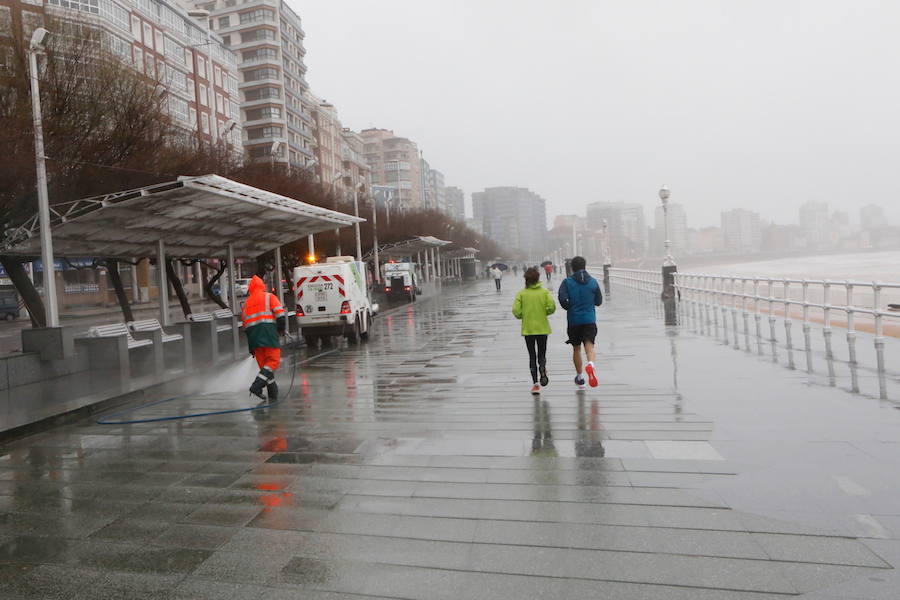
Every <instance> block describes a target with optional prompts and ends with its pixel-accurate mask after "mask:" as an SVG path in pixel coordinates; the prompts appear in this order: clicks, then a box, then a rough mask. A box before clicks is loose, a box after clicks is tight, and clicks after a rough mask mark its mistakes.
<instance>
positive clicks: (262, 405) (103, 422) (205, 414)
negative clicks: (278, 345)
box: [96, 334, 338, 425]
mask: <svg viewBox="0 0 900 600" xmlns="http://www.w3.org/2000/svg"><path fill="white" fill-rule="evenodd" d="M287 337H288V340H289V342H292V341H293V338H292V337H291V336H290V335H289V334H288V336H287ZM298 351H299V348H298V347H297V345H296V344H294V352H293V357H294V360H293V362H294V366H293V369H292V370H291V383H290V385H289V386H288V390H287V392H286V393H285V394H284V395H283V396H282V399H283V398H286V397H288V396H290V394H291V390H293V389H294V379H295V378H296V376H297V366H298V365H301V364H306V363H308V362H311V361H313V360H315V359H317V358H320V357H322V356H326V355H328V354H332V353H333V352H337V351H338V349H337V348H334V349H332V350H328V351H326V352H321V353H319V354H316V355H315V356H311V357H309V358H307V359H306V360H303V361H300V360H297V359H298ZM186 397H187V396H173V397H171V398H163V399H162V400H154V401H153V402H149V403H147V404H142V405H141V406H138V407H136V408H129V409H126V410H123V411H120V412H117V413H113V414H111V415H106V416H105V417H100V418H99V419H97V421H96V423H97V424H98V425H137V424H140V423H157V422H160V421H180V420H182V419H192V418H195V417H212V416H215V415H228V414H233V413H242V412H251V411H254V410H264V409H267V408H271V407H273V406H277V405H278V404H280V403H281V400H277V401H275V402H272V403H271V404H269V403H265V402H263V403H260V404H258V405H256V406H247V407H244V408H230V409H226V410H213V411H209V412H202V413H190V414H187V415H174V416H168V417H150V418H147V419H128V420H124V421H113V420H111V419H115V418H116V417H121V416H122V415H124V414H128V413H134V412H135V411H139V410H141V409H144V408H150V407H151V406H158V405H160V404H165V403H166V402H173V401H175V400H183V399H184V398H186Z"/></svg>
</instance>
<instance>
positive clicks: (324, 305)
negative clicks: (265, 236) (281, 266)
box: [293, 256, 378, 347]
mask: <svg viewBox="0 0 900 600" xmlns="http://www.w3.org/2000/svg"><path fill="white" fill-rule="evenodd" d="M293 290H294V298H295V300H296V318H297V325H298V326H299V328H300V333H301V335H303V339H304V340H305V341H306V345H307V346H310V347H315V346H316V345H318V343H319V341H320V340H321V341H323V342H324V343H328V342H329V341H330V340H331V337H332V336H344V337H346V338H347V341H348V342H350V343H351V344H356V343H358V342H359V341H360V340H365V339H368V337H369V330H370V328H371V325H372V318H373V317H374V316H375V315H376V314H377V313H378V305H377V304H373V303H372V301H371V300H370V298H369V275H368V270H367V269H366V266H365V263H362V262H356V261H355V260H354V258H353V257H352V256H330V257H328V258H327V259H325V262H324V263H316V264H312V265H303V266H301V267H294V273H293Z"/></svg>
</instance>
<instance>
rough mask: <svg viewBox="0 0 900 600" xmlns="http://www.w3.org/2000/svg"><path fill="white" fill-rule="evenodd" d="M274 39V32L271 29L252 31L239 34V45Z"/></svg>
mask: <svg viewBox="0 0 900 600" xmlns="http://www.w3.org/2000/svg"><path fill="white" fill-rule="evenodd" d="M274 39H275V32H274V31H272V30H271V29H254V30H252V31H244V32H241V43H245V42H257V41H260V40H274Z"/></svg>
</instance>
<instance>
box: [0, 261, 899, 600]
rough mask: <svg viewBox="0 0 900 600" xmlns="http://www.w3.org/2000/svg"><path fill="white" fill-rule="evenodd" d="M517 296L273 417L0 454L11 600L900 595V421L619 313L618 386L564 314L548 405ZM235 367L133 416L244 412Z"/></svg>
mask: <svg viewBox="0 0 900 600" xmlns="http://www.w3.org/2000/svg"><path fill="white" fill-rule="evenodd" d="M504 285H505V289H504V290H503V292H502V294H499V295H498V294H496V293H494V291H493V289H492V288H493V283H492V282H479V283H478V284H475V285H472V286H468V287H462V288H457V287H452V288H445V294H444V295H443V296H442V297H441V298H437V299H433V300H428V301H422V302H417V303H415V304H412V305H410V306H409V307H408V308H401V309H400V310H399V311H395V312H392V313H390V314H387V315H384V316H382V317H381V318H380V319H379V323H378V326H377V328H376V331H375V332H374V333H373V337H372V340H371V341H370V342H369V343H368V344H366V345H363V346H360V347H359V348H358V349H348V348H344V347H342V348H340V349H339V350H337V351H333V352H328V353H325V354H323V355H321V356H318V357H315V356H312V355H309V356H307V355H306V354H305V352H306V351H301V353H302V355H301V356H299V357H298V358H299V359H300V360H302V361H304V362H303V364H301V366H299V368H298V372H297V378H296V381H295V383H294V387H293V390H292V392H291V394H290V396H289V397H288V398H287V399H286V400H285V401H283V402H282V403H280V404H279V405H277V406H275V407H273V408H271V409H268V410H266V411H264V412H254V413H241V414H236V415H225V416H217V417H204V418H192V419H187V420H181V421H170V422H161V423H149V424H140V425H96V424H93V423H91V422H83V423H80V424H75V425H72V426H67V427H65V428H59V429H55V430H52V431H48V432H46V433H43V434H39V435H35V436H32V437H30V438H27V439H23V440H20V441H18V442H15V443H13V444H10V445H8V446H6V447H3V448H0V598H4V599H19V598H42V599H48V598H67V599H69V598H72V599H82V598H85V599H87V598H116V599H121V598H147V599H150V598H154V599H157V598H173V599H174V598H178V599H182V598H184V599H206V598H209V599H213V598H214V599H229V598H234V599H251V598H259V599H262V598H266V599H281V598H303V599H305V600H337V599H343V598H348V599H349V598H396V599H421V600H441V599H445V598H446V599H453V600H490V599H494V598H497V599H500V598H510V599H532V598H553V599H557V598H562V599H566V600H578V599H582V598H584V599H588V598H590V599H610V600H632V599H634V600H637V599H641V600H656V599H659V600H663V599H665V600H713V599H717V600H718V599H739V600H774V599H779V598H785V597H792V596H793V597H801V598H804V599H816V600H824V599H830V600H838V599H840V600H853V599H885V600H886V599H896V598H898V597H900V596H898V591H897V590H900V576H898V574H897V573H898V571H897V570H895V568H896V567H900V411H898V410H897V406H898V405H896V404H893V403H892V402H885V401H879V400H876V399H873V398H871V397H867V396H865V395H854V394H850V393H848V392H846V391H844V390H843V389H841V388H842V387H845V386H843V385H842V384H840V383H839V385H837V386H836V387H828V385H827V384H822V383H821V382H820V381H818V380H817V379H816V378H815V377H810V376H808V375H806V374H804V373H801V372H798V371H789V370H787V369H785V368H784V367H782V366H780V365H778V364H773V363H772V362H771V360H767V359H766V358H765V357H760V356H755V355H753V354H748V353H744V352H739V351H735V350H733V349H731V348H725V347H723V345H722V344H720V343H717V342H716V341H715V340H714V339H711V338H709V337H704V336H702V335H699V334H696V333H692V332H691V331H690V328H688V327H684V328H681V329H677V328H674V329H669V330H666V328H665V327H663V325H662V324H661V322H660V320H659V318H658V317H656V316H653V312H652V311H651V310H649V309H648V307H647V306H646V305H645V304H644V303H643V302H642V301H641V300H639V299H636V298H633V297H630V296H628V295H626V294H625V293H621V294H618V295H616V297H614V298H612V300H611V301H610V302H608V303H607V304H606V305H604V307H603V309H602V311H601V317H600V323H599V328H600V336H599V339H598V351H599V360H598V365H599V370H600V382H601V383H600V386H599V387H598V388H596V389H588V390H587V391H586V392H580V393H579V392H576V391H575V388H574V385H573V384H572V375H573V373H572V372H571V363H570V351H569V349H568V348H569V347H568V346H566V345H564V344H563V341H564V339H565V335H564V331H565V316H564V313H563V311H561V310H560V312H559V314H557V315H555V316H554V317H553V326H554V330H555V333H554V334H553V336H551V340H550V344H549V346H550V350H549V359H550V364H549V375H550V379H551V383H550V386H549V388H547V389H546V390H545V392H544V394H543V395H542V396H541V398H540V399H539V400H535V399H534V398H533V397H532V396H531V395H530V394H529V393H528V388H529V387H530V381H529V377H528V372H527V354H526V352H525V348H524V344H523V343H522V340H521V338H520V336H519V334H518V322H517V321H515V319H513V318H512V316H511V314H510V311H509V308H510V306H511V303H512V299H513V296H514V294H515V292H516V291H517V288H518V285H519V281H518V280H514V279H513V278H512V277H507V278H506V279H505V281H504ZM514 288H515V289H514ZM288 362H289V361H286V363H288ZM245 366H246V365H245ZM241 369H243V371H245V372H246V373H248V374H249V373H250V372H252V367H250V369H251V370H249V371H248V370H247V369H245V368H243V367H242V368H239V369H237V370H231V371H229V372H225V373H222V374H221V375H220V376H219V377H218V378H216V380H215V381H212V382H209V381H204V382H196V383H195V388H196V390H197V391H196V392H194V393H191V394H189V396H188V397H187V398H186V399H182V400H175V401H172V402H167V403H163V404H157V405H155V406H153V407H149V408H144V409H139V410H135V411H133V412H131V413H130V414H129V415H127V416H128V418H146V417H150V416H165V415H178V414H188V413H192V412H201V411H204V410H211V409H224V408H233V407H237V406H240V405H241V404H242V403H246V395H245V394H234V393H229V392H226V393H211V392H213V391H219V390H231V389H234V388H235V387H237V388H238V389H243V387H244V386H245V385H246V382H245V381H243V379H244V378H243V374H242V373H238V372H237V371H240V370H241ZM290 374H291V370H290V365H289V364H285V366H284V367H283V368H282V370H281V373H280V385H281V386H282V389H283V390H286V389H287V387H288V384H289V381H290ZM836 376H837V378H838V379H841V378H842V377H843V374H842V373H840V372H839V373H838V374H837V375H836ZM848 377H849V375H848Z"/></svg>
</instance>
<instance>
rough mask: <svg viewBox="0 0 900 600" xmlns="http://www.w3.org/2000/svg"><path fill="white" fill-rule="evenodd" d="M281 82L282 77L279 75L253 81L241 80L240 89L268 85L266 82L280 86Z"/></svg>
mask: <svg viewBox="0 0 900 600" xmlns="http://www.w3.org/2000/svg"><path fill="white" fill-rule="evenodd" d="M281 83H282V82H281V77H277V78H272V77H268V78H266V79H255V80H253V81H239V82H238V89H243V88H248V87H253V86H256V85H266V84H268V85H278V86H280V85H281Z"/></svg>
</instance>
